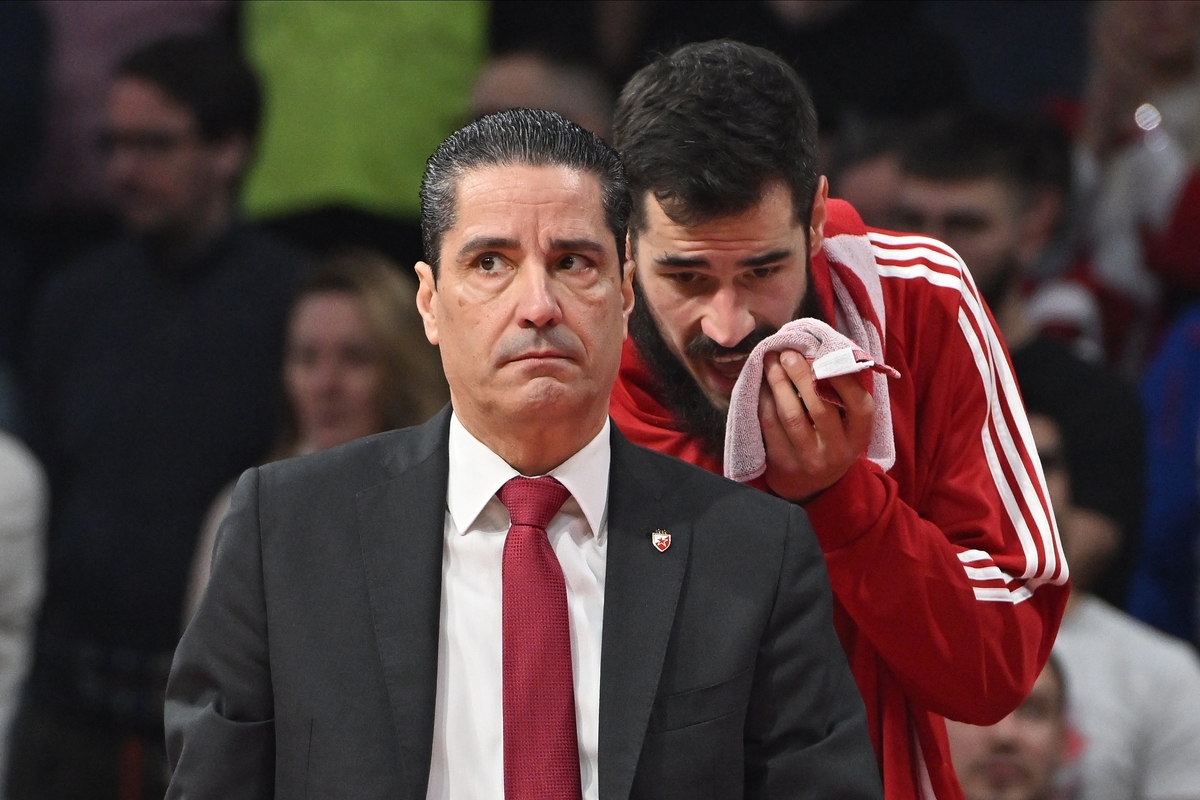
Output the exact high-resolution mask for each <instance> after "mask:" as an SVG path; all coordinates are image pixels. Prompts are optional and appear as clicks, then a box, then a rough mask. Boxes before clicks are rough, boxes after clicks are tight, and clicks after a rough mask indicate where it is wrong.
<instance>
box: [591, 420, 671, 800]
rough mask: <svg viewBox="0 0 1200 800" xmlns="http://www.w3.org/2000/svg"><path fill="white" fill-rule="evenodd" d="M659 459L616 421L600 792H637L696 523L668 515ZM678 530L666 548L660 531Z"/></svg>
mask: <svg viewBox="0 0 1200 800" xmlns="http://www.w3.org/2000/svg"><path fill="white" fill-rule="evenodd" d="M664 489H665V480H664V479H663V476H662V475H661V474H660V473H659V465H658V464H657V463H654V460H652V459H650V458H647V457H646V456H645V454H643V453H642V452H641V451H639V450H638V449H637V448H635V447H634V446H633V445H631V444H630V443H629V442H628V441H627V440H626V439H625V438H624V437H623V436H622V435H621V434H620V433H619V432H618V431H617V429H616V427H615V426H614V427H613V429H612V462H611V467H610V475H609V501H608V505H609V513H608V555H607V568H606V571H605V581H604V634H603V646H602V648H601V655H600V753H599V762H600V765H599V766H600V797H601V798H602V800H624V799H625V798H627V797H628V796H629V792H630V789H631V787H632V785H633V777H634V773H635V772H636V770H637V764H638V757H639V756H640V754H641V750H642V742H643V740H644V739H645V735H646V726H647V723H648V722H649V719H650V710H651V708H652V706H653V705H654V698H655V695H656V694H657V691H658V681H659V675H660V674H661V672H662V666H663V659H664V657H665V655H666V652H667V643H668V640H669V639H670V636H671V628H672V625H673V623H674V619H675V607H676V604H677V603H678V600H679V591H680V587H681V586H682V584H683V577H684V573H685V571H686V569H687V557H688V550H689V547H690V544H691V526H690V524H689V523H686V522H679V521H678V520H677V519H665V518H664V512H663V510H662V505H661V503H660V500H661V497H662V494H663V491H664ZM659 530H661V531H665V532H666V533H669V534H670V536H671V539H670V546H669V547H668V548H667V549H666V550H663V551H661V552H660V551H659V550H658V549H656V548H655V547H654V545H653V544H652V540H651V536H652V534H653V533H654V532H655V531H659Z"/></svg>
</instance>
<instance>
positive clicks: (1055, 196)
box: [1017, 188, 1066, 266]
mask: <svg viewBox="0 0 1200 800" xmlns="http://www.w3.org/2000/svg"><path fill="white" fill-rule="evenodd" d="M1065 205H1066V201H1065V198H1064V197H1063V195H1062V193H1061V192H1059V191H1058V190H1057V189H1050V188H1044V189H1039V190H1037V191H1036V192H1035V193H1034V195H1033V198H1032V201H1031V202H1030V203H1029V204H1028V207H1027V208H1026V209H1025V211H1024V212H1023V213H1022V215H1021V217H1022V220H1021V221H1022V225H1021V228H1022V231H1021V241H1020V244H1019V245H1018V253H1017V257H1018V258H1019V259H1020V261H1021V264H1022V266H1025V265H1028V264H1029V263H1030V262H1031V261H1033V259H1034V258H1035V257H1036V256H1037V254H1038V253H1040V252H1042V248H1044V247H1045V246H1046V243H1047V242H1049V241H1050V240H1051V239H1052V238H1054V232H1055V231H1056V230H1057V229H1058V223H1059V220H1061V219H1062V215H1063V211H1064V207H1065Z"/></svg>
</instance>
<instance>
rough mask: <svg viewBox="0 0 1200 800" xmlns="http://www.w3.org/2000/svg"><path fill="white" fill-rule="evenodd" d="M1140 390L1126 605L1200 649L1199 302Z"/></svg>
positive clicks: (1161, 349)
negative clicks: (1142, 467) (1141, 517)
mask: <svg viewBox="0 0 1200 800" xmlns="http://www.w3.org/2000/svg"><path fill="white" fill-rule="evenodd" d="M1140 390H1141V396H1142V406H1143V408H1145V411H1146V517H1145V523H1144V525H1143V529H1142V544H1141V548H1140V552H1139V553H1138V559H1137V568H1136V570H1135V571H1134V575H1133V582H1132V585H1131V587H1130V592H1129V603H1128V608H1129V612H1130V613H1131V614H1133V615H1134V616H1135V617H1137V618H1138V619H1140V620H1142V621H1144V622H1147V623H1149V624H1150V625H1153V626H1154V627H1156V628H1159V629H1161V630H1164V631H1166V632H1167V633H1170V634H1172V635H1174V636H1179V637H1181V638H1183V639H1187V640H1188V641H1191V642H1193V643H1195V644H1196V645H1197V646H1200V618H1198V616H1197V615H1198V613H1200V470H1198V469H1197V458H1198V457H1200V305H1195V306H1192V307H1191V308H1189V309H1187V310H1185V311H1184V312H1183V313H1182V314H1181V315H1180V316H1179V319H1178V321H1177V322H1176V323H1175V324H1174V325H1173V326H1172V327H1171V329H1170V330H1168V331H1167V334H1166V337H1165V338H1164V339H1163V342H1162V344H1161V346H1160V347H1159V349H1158V352H1157V353H1156V354H1155V355H1154V358H1153V359H1151V361H1150V364H1149V365H1148V366H1147V367H1146V373H1145V375H1144V376H1143V378H1142V381H1141V386H1140Z"/></svg>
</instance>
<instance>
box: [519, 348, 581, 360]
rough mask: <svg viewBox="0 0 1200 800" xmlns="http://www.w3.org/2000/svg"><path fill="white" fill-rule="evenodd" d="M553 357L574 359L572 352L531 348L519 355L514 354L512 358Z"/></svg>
mask: <svg viewBox="0 0 1200 800" xmlns="http://www.w3.org/2000/svg"><path fill="white" fill-rule="evenodd" d="M552 359H560V360H566V361H571V360H573V359H572V357H571V356H570V354H568V353H563V352H561V351H558V350H531V351H529V352H528V353H521V354H520V355H519V356H514V357H513V358H512V359H511V360H512V361H514V362H518V361H548V360H552Z"/></svg>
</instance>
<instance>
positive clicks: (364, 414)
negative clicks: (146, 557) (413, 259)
mask: <svg viewBox="0 0 1200 800" xmlns="http://www.w3.org/2000/svg"><path fill="white" fill-rule="evenodd" d="M416 288H417V287H416V285H415V282H414V281H412V280H410V279H408V278H407V276H405V275H403V274H401V273H400V270H399V268H397V267H396V265H395V264H392V263H391V262H389V261H387V260H386V259H385V258H383V257H381V256H378V255H375V254H372V253H369V252H356V253H355V252H351V253H346V254H343V255H340V256H336V257H334V258H330V259H327V260H326V261H324V262H323V263H321V264H320V265H318V267H317V268H316V269H315V270H314V271H313V272H312V273H311V274H310V275H309V276H308V277H307V278H306V279H305V280H304V281H303V282H302V283H301V285H300V290H299V292H298V293H297V294H296V299H295V300H294V301H293V303H292V309H291V312H290V314H289V318H288V327H287V340H286V343H285V345H284V355H283V390H284V396H285V398H286V401H287V402H286V406H285V409H286V413H285V417H284V424H283V428H282V432H281V435H280V437H279V442H278V444H277V445H276V448H275V452H274V453H273V454H272V456H271V458H270V460H271V461H276V460H279V459H282V458H291V457H292V456H297V455H301V454H303V453H314V452H316V451H318V450H324V449H326V448H329V447H335V446H337V445H339V444H343V443H344V442H348V441H350V440H352V439H357V438H359V437H362V436H369V435H371V434H373V433H380V432H382V431H390V430H394V429H396V428H407V427H409V426H411V425H419V424H421V423H422V422H425V421H426V420H428V419H429V418H430V417H432V416H433V415H434V414H435V413H437V412H438V411H439V410H441V408H442V406H444V405H445V404H446V403H447V402H449V400H450V393H449V389H448V388H447V386H446V376H445V375H444V374H443V373H442V364H441V359H440V358H439V356H438V351H437V348H436V347H434V346H433V345H431V344H429V341H428V340H427V339H426V338H425V329H424V326H423V324H422V322H421V316H420V315H419V314H418V313H417V300H416V298H417V292H416ZM232 496H233V484H232V483H231V484H229V485H228V486H226V487H225V489H224V490H222V492H221V494H220V495H219V496H218V497H217V500H216V501H215V502H214V503H213V506H212V508H211V509H210V510H209V513H208V517H207V518H206V519H205V522H204V529H203V531H202V532H201V534H200V543H199V545H198V546H197V548H196V556H195V560H194V561H193V563H192V577H191V580H190V582H189V585H188V595H187V602H186V604H185V609H184V614H185V616H184V622H185V624H186V622H187V620H189V619H191V616H192V614H193V613H194V612H195V610H196V605H197V604H198V603H199V602H200V597H201V595H202V594H203V592H204V587H205V586H206V585H207V584H208V574H209V567H210V566H211V561H212V550H213V545H214V543H215V542H216V537H217V528H218V527H219V526H220V524H221V520H222V519H224V518H225V514H226V512H228V511H229V501H230V499H231V498H232Z"/></svg>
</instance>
